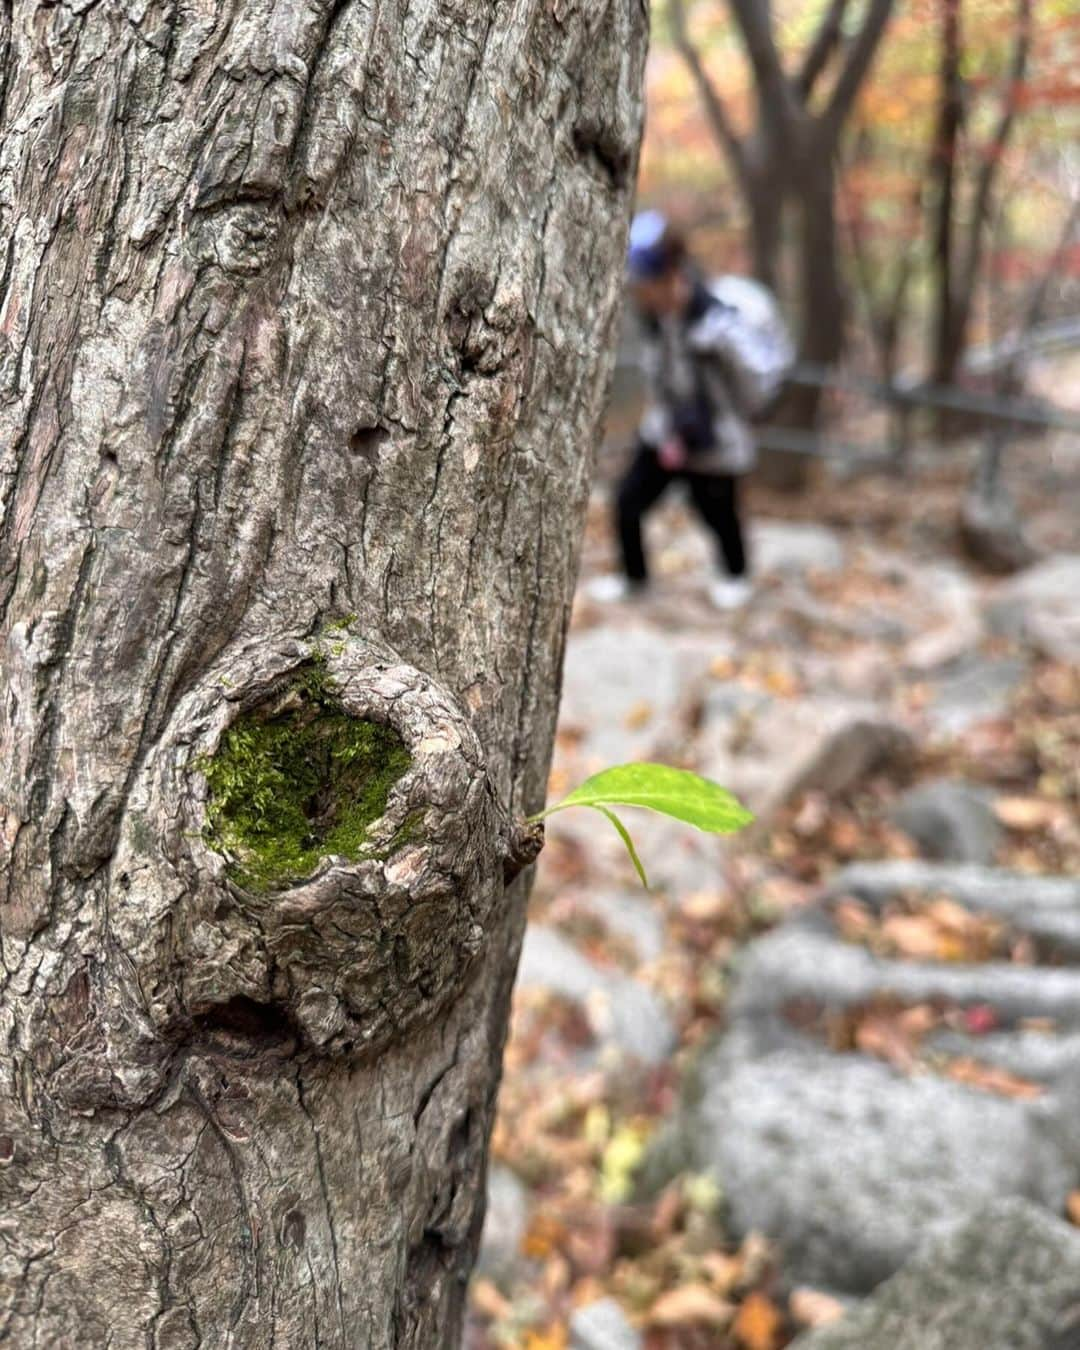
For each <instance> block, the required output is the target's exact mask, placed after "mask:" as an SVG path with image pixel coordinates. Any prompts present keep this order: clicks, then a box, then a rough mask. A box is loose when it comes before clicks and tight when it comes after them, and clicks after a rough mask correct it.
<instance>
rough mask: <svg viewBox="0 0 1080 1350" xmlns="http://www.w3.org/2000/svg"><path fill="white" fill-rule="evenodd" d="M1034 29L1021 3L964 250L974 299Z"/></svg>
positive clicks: (965, 287) (965, 289)
mask: <svg viewBox="0 0 1080 1350" xmlns="http://www.w3.org/2000/svg"><path fill="white" fill-rule="evenodd" d="M1031 30H1032V16H1031V0H1018V3H1017V7H1016V42H1015V44H1014V45H1013V54H1012V62H1011V64H1010V69H1009V76H1008V83H1007V84H1006V87H1005V93H1004V102H1003V104H1002V109H1001V116H1000V117H999V118H998V123H997V126H996V127H995V128H994V134H993V135H992V136H991V137H990V140H989V142H988V143H987V146H986V149H985V151H984V153H983V162H982V166H981V168H980V170H979V176H978V180H977V182H976V186H975V196H974V199H973V205H972V211H971V220H970V223H969V225H968V232H967V239H966V244H965V248H964V262H963V272H962V282H961V286H962V290H961V294H963V295H965V296H968V297H970V295H971V292H972V289H973V288H974V285H975V281H976V278H977V277H978V275H979V265H980V263H981V262H982V253H983V241H984V238H985V231H984V229H983V226H984V224H985V222H986V220H987V219H988V218H989V214H990V200H991V198H992V196H993V193H994V187H995V184H996V183H997V176H998V170H999V169H1000V167H1001V160H1002V155H1003V153H1004V150H1005V146H1006V145H1007V143H1008V140H1009V137H1010V135H1011V134H1012V129H1013V124H1014V123H1015V121H1016V111H1017V107H1018V105H1019V102H1020V89H1021V86H1022V85H1023V82H1024V76H1025V74H1026V73H1027V63H1028V56H1029V55H1030V52H1031ZM969 303H970V301H969Z"/></svg>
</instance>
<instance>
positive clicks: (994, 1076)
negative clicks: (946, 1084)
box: [945, 1057, 1045, 1101]
mask: <svg viewBox="0 0 1080 1350" xmlns="http://www.w3.org/2000/svg"><path fill="white" fill-rule="evenodd" d="M945 1074H946V1077H948V1078H951V1079H953V1081H954V1082H957V1083H966V1084H967V1085H968V1087H974V1088H980V1089H981V1090H982V1091H983V1092H993V1093H996V1094H997V1095H998V1096H999V1097H1013V1098H1015V1099H1016V1100H1018V1101H1032V1100H1033V1099H1034V1098H1036V1097H1041V1096H1042V1095H1043V1093H1044V1091H1045V1088H1043V1087H1042V1085H1041V1084H1039V1083H1033V1082H1031V1080H1030V1079H1028V1078H1020V1077H1019V1076H1018V1075H1017V1074H1015V1073H1009V1071H1008V1070H1007V1069H999V1068H997V1067H995V1066H994V1065H993V1064H981V1063H980V1062H979V1061H978V1060H977V1059H968V1058H966V1057H961V1058H959V1059H954V1060H951V1061H950V1063H949V1065H948V1067H947V1068H946V1070H945Z"/></svg>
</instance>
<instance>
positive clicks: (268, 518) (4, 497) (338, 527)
mask: <svg viewBox="0 0 1080 1350" xmlns="http://www.w3.org/2000/svg"><path fill="white" fill-rule="evenodd" d="M646 28H647V15H646V13H645V9H644V5H643V3H642V0H588V3H585V0H515V2H514V3H507V4H495V3H476V0H384V2H383V3H374V4H373V3H366V0H191V3H187V4H179V3H177V0H98V2H97V3H94V0H79V2H78V3H71V4H63V5H44V4H37V3H31V0H14V3H13V4H12V3H11V0H8V2H7V3H5V4H3V5H0V644H2V645H0V652H2V660H3V680H2V686H0V694H2V700H3V701H2V704H0V840H2V843H3V848H4V852H5V866H4V870H3V874H2V879H0V926H2V941H3V948H2V957H3V967H2V970H0V981H2V985H0V988H2V993H0V1035H2V1040H3V1046H4V1053H3V1056H2V1058H0V1196H2V1201H0V1341H2V1342H3V1343H4V1344H9V1345H12V1346H31V1345H35V1346H50V1347H64V1346H78V1347H89V1346H106V1345H107V1346H110V1347H114V1348H115V1350H121V1347H135V1346H138V1347H146V1346H152V1347H156V1350H184V1348H186V1347H196V1346H202V1347H212V1346H233V1347H258V1348H259V1350H266V1347H296V1346H327V1347H330V1346H334V1347H338V1346H373V1347H375V1346H391V1345H396V1346H406V1345H407V1346H434V1345H450V1344H453V1343H455V1342H456V1339H457V1336H458V1330H459V1325H460V1317H461V1310H462V1299H463V1291H464V1287H465V1281H466V1278H467V1275H468V1272H469V1269H470V1265H471V1261H472V1257H473V1252H474V1247H475V1243H476V1238H477V1234H478V1230H479V1225H480V1221H481V1215H482V1192H483V1171H484V1161H485V1151H486V1141H487V1136H488V1129H489V1125H490V1121H491V1114H492V1106H493V1099H494V1094H495V1088H496V1081H497V1075H498V1064H499V1058H500V1051H501V1046H502V1039H503V1034H504V1024H505V1019H506V1014H507V1003H508V996H509V987H510V984H511V981H512V976H513V969H514V964H515V960H516V953H517V946H518V942H519V938H520V930H521V927H522V923H523V903H524V884H523V881H522V880H520V879H519V880H517V881H512V882H511V883H510V884H509V886H507V885H506V878H508V877H512V876H513V874H514V873H515V872H516V871H520V869H521V868H522V867H523V866H524V865H525V864H526V863H527V862H528V861H529V859H530V858H531V857H532V856H534V854H535V847H536V841H535V839H533V838H532V837H531V836H530V835H529V834H528V832H524V833H523V832H522V830H521V828H520V827H519V826H516V825H515V824H514V821H515V818H516V817H519V816H520V815H521V813H523V812H525V811H527V810H529V809H535V808H536V807H537V806H538V805H539V804H540V803H541V800H542V797H543V793H544V784H545V776H546V770H547V764H548V756H549V751H550V744H551V739H552V734H553V723H554V717H555V710H556V702H557V697H558V675H559V669H560V661H561V655H562V648H563V635H564V630H565V625H566V620H567V612H568V605H569V598H570V593H571V589H572V584H573V577H574V572H575V567H576V559H577V547H578V534H579V526H580V523H581V515H582V509H583V504H584V501H585V494H586V486H587V470H588V465H587V458H588V456H587V447H588V445H589V443H590V440H591V437H592V435H593V432H594V429H595V427H596V424H597V420H598V415H599V412H600V410H601V406H602V401H603V397H604V387H605V384H606V376H607V372H608V367H609V357H608V355H607V353H608V350H609V347H610V342H609V339H610V336H611V330H612V322H613V315H614V312H615V310H616V305H617V292H618V275H619V271H620V268H619V263H620V259H621V255H622V249H623V244H624V221H625V216H626V212H627V210H628V206H629V199H630V195H631V192H632V185H633V176H634V167H635V161H636V155H637V144H638V137H639V131H640V126H639V121H640V103H639V85H640V77H641V67H642V63H643V58H644V49H645V42H646ZM372 723H374V724H377V725H379V726H381V727H382V728H383V730H382V731H379V732H377V733H376V732H375V731H374V730H373V727H372V726H371V725H369V724H372ZM361 732H371V733H372V735H371V736H369V737H368V738H367V739H366V740H365V739H364V737H363V736H362V735H361V734H360V733H361ZM260 737H264V738H265V737H270V738H271V741H267V742H266V744H271V749H270V750H266V749H265V746H264V745H263V742H262V741H260ZM290 738H293V739H292V740H291V741H290ZM271 742H272V743H271ZM290 745H292V747H293V751H289V750H288V747H289V746H290ZM260 747H262V748H260ZM274 747H277V749H274ZM282 747H285V748H284V749H283V748H282ZM296 747H299V749H296ZM387 747H391V749H388V748H387ZM279 750H280V751H281V753H280V754H278V751H279ZM391 751H392V752H391ZM365 755H366V756H368V758H367V759H365V758H364V756H365ZM260 756H262V758H260ZM275 756H277V758H275ZM356 756H359V757H360V758H359V759H357V758H356ZM380 756H382V757H383V758H382V759H381V760H380V758H379V757H380ZM358 765H359V766H360V767H359V768H358ZM275 766H276V768H275ZM297 766H299V769H297ZM365 766H366V767H365ZM403 766H404V767H403ZM293 770H297V772H298V774H299V776H298V777H297V779H296V781H293V779H292V778H291V777H290V774H291V773H292V772H293ZM361 770H363V772H361ZM365 773H367V774H368V776H369V777H370V778H371V780H372V782H374V783H375V784H376V785H377V787H378V791H377V792H376V791H375V789H374V788H372V793H373V794H374V795H373V796H372V801H371V802H369V803H368V805H369V806H370V808H371V809H370V810H369V811H368V815H367V817H366V818H364V819H363V820H358V819H357V818H356V811H355V809H354V808H355V802H356V799H357V793H358V792H361V790H362V789H363V788H364V783H363V782H362V781H361V779H363V777H364V774H365ZM245 774H249V775H251V777H250V779H247V778H245ZM275 774H276V775H277V776H276V777H275V776H274V775H275ZM312 774H314V776H315V779H316V780H317V781H315V782H314V783H313V782H311V781H308V780H309V779H310V777H311V775H312ZM358 774H359V778H358ZM268 775H269V776H268ZM305 775H306V776H305ZM365 781H366V780H365ZM361 795H362V792H361ZM249 808H250V809H249ZM290 811H292V812H293V815H297V813H299V815H298V816H297V818H298V819H300V821H301V824H302V825H303V828H302V829H301V830H300V832H299V834H298V835H297V837H296V838H294V839H291V841H286V840H284V839H277V838H275V836H274V830H275V829H276V825H275V822H278V821H280V820H285V819H288V820H291V819H292V817H291V816H289V812H290ZM245 812H246V814H245ZM350 813H351V814H350ZM305 822H306V823H305ZM350 830H352V834H349V831H350ZM286 845H288V847H286ZM290 848H292V852H291V853H290V851H289V850H290ZM259 850H263V854H264V855H265V856H263V854H260V853H259ZM313 859H314V861H313Z"/></svg>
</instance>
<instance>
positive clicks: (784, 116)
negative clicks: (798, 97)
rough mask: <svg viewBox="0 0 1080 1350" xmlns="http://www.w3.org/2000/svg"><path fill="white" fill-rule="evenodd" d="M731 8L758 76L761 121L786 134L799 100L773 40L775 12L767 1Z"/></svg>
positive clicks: (732, 0) (743, 1)
mask: <svg viewBox="0 0 1080 1350" xmlns="http://www.w3.org/2000/svg"><path fill="white" fill-rule="evenodd" d="M890 2H891V0H890ZM728 7H729V8H730V10H731V15H732V18H733V19H734V20H735V23H736V26H737V27H738V29H739V34H740V36H741V37H742V40H743V45H744V46H745V48H746V54H747V56H748V58H749V60H750V65H751V68H752V69H753V72H754V84H755V87H756V90H757V96H758V108H759V110H760V116H761V119H762V121H766V122H772V123H773V124H774V125H776V126H779V127H780V128H782V129H783V130H785V131H786V130H788V129H789V128H790V125H791V122H792V120H793V117H792V114H793V113H794V111H795V107H794V104H795V100H794V97H793V93H792V88H791V85H790V84H789V82H788V78H787V76H786V75H785V74H784V67H783V65H782V64H781V62H780V53H779V52H778V51H777V49H776V42H775V40H774V38H773V30H772V13H771V9H770V7H769V5H768V3H766V0H728Z"/></svg>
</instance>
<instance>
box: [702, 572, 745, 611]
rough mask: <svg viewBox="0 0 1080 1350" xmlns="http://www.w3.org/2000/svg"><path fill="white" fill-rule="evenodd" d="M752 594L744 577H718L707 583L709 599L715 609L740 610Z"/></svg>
mask: <svg viewBox="0 0 1080 1350" xmlns="http://www.w3.org/2000/svg"><path fill="white" fill-rule="evenodd" d="M753 593H754V588H753V586H752V585H751V583H750V582H749V581H748V580H747V579H746V577H718V578H717V579H716V580H715V581H713V582H710V583H709V599H710V600H711V601H712V602H713V604H714V605H715V606H716V608H717V609H723V610H727V611H731V610H735V609H742V607H743V605H745V604H746V603H747V601H748V600H749V599H750V597H751V596H752V595H753Z"/></svg>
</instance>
